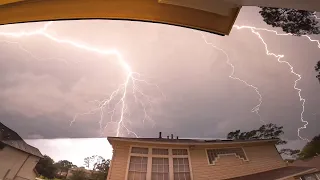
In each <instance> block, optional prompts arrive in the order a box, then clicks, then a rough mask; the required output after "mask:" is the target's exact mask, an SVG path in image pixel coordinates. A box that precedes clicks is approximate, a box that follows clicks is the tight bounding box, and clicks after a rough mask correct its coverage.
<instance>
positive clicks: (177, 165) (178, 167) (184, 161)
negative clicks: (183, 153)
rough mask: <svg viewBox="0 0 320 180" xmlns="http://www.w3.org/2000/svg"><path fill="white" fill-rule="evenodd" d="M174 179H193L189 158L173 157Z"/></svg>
mask: <svg viewBox="0 0 320 180" xmlns="http://www.w3.org/2000/svg"><path fill="white" fill-rule="evenodd" d="M173 172H174V180H191V177H190V168H189V160H188V158H173Z"/></svg>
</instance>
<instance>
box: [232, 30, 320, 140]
mask: <svg viewBox="0 0 320 180" xmlns="http://www.w3.org/2000/svg"><path fill="white" fill-rule="evenodd" d="M233 27H235V28H236V29H237V30H241V29H250V30H251V32H252V33H253V34H255V35H256V36H257V37H258V38H259V39H260V40H261V42H262V43H263V45H264V47H265V52H266V54H267V55H268V56H273V57H275V58H276V59H277V61H278V62H279V63H285V64H287V65H288V66H289V68H290V73H292V74H294V75H295V76H297V77H298V79H296V80H295V81H294V85H293V88H294V89H295V90H297V92H298V96H299V101H300V102H302V103H301V106H302V111H301V113H300V120H301V122H302V123H304V125H303V126H301V127H299V128H298V136H299V138H300V139H302V140H305V141H309V140H308V139H307V138H303V137H302V136H301V135H300V131H301V130H302V129H306V128H307V125H308V124H309V123H308V121H306V120H304V118H303V114H304V111H305V102H306V99H304V98H303V97H302V96H301V91H302V89H300V88H298V87H297V83H298V81H300V80H301V78H302V77H301V75H300V74H298V73H296V72H295V71H294V70H293V66H292V65H291V64H290V63H289V62H288V61H285V60H283V58H284V55H281V54H275V53H272V52H270V51H269V49H268V45H267V43H266V42H265V40H264V39H263V38H262V36H261V34H260V33H259V32H257V31H267V32H272V33H275V34H276V35H277V36H292V34H290V33H278V32H277V31H274V30H270V29H265V28H257V27H253V26H239V25H234V26H233ZM302 37H305V38H307V39H308V40H309V41H310V42H316V43H317V44H318V48H320V42H319V40H314V39H312V38H311V37H310V36H308V35H302Z"/></svg>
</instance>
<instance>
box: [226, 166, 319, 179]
mask: <svg viewBox="0 0 320 180" xmlns="http://www.w3.org/2000/svg"><path fill="white" fill-rule="evenodd" d="M315 170H316V169H315V168H312V167H298V166H287V167H283V168H279V169H273V170H270V171H265V172H261V173H256V174H251V175H247V176H241V177H236V178H231V179H228V180H257V179H259V180H275V179H280V178H285V177H295V176H297V175H299V174H304V173H308V172H311V171H315Z"/></svg>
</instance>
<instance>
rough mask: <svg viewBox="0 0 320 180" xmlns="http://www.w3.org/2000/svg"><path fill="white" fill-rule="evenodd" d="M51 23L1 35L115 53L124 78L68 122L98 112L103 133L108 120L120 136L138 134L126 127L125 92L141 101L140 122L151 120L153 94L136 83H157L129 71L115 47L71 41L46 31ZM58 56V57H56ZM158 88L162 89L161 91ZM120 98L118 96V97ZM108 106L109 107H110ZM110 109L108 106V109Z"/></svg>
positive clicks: (127, 121)
mask: <svg viewBox="0 0 320 180" xmlns="http://www.w3.org/2000/svg"><path fill="white" fill-rule="evenodd" d="M50 25H52V22H49V23H46V24H45V25H44V26H43V27H42V28H40V29H38V30H34V31H31V32H0V36H5V37H11V38H23V37H28V36H44V37H46V38H48V39H49V40H52V41H54V42H56V43H60V44H67V45H70V46H73V47H75V48H79V49H82V50H85V51H90V52H94V53H98V54H102V55H113V56H116V57H117V60H118V62H119V64H120V65H121V67H122V68H123V71H124V73H125V77H126V78H125V81H124V82H123V83H122V84H120V86H119V87H118V89H116V90H115V91H113V92H112V93H111V95H110V96H109V97H107V98H105V99H102V100H94V102H96V103H97V104H98V105H97V107H95V108H93V109H91V110H90V111H88V112H86V113H81V114H76V115H75V116H74V118H73V120H72V121H71V122H70V126H71V125H72V124H73V123H74V122H75V121H76V119H77V117H78V116H79V115H86V114H95V113H100V120H99V125H100V131H101V134H102V133H103V130H105V129H106V128H107V127H108V125H109V124H110V123H114V124H116V136H120V135H121V134H122V130H125V131H126V132H127V134H128V135H130V134H133V135H134V136H135V137H138V135H137V134H136V133H135V132H133V131H132V130H130V129H129V128H128V127H127V125H126V124H127V123H131V121H130V119H129V118H127V117H126V114H127V109H128V107H127V106H128V103H127V96H128V95H129V94H132V95H133V97H134V99H135V102H136V103H138V104H140V105H141V106H142V107H143V111H144V112H143V113H144V119H143V123H144V122H145V121H146V120H149V121H152V119H151V117H150V116H149V115H148V113H147V109H148V108H152V103H153V102H154V101H153V100H154V99H153V98H152V97H151V96H149V95H147V94H145V93H143V91H142V89H140V88H139V83H144V84H147V85H152V86H155V87H156V88H157V89H158V90H159V87H158V86H157V85H155V84H151V83H149V82H147V81H146V80H143V79H141V77H142V75H141V74H139V73H137V72H134V71H132V69H131V67H130V65H129V64H128V63H127V62H126V61H125V60H124V58H123V57H122V55H121V53H120V52H119V51H117V50H116V49H109V50H105V49H99V48H96V47H93V46H90V45H86V44H81V43H78V42H75V41H71V40H68V39H62V38H59V37H56V36H53V35H51V34H49V33H48V32H47V29H48V27H49V26H50ZM5 42H7V43H15V44H17V45H18V47H19V48H20V49H21V50H23V51H25V52H27V53H28V54H29V55H31V57H33V58H35V59H39V58H37V57H36V56H35V55H34V54H33V53H31V52H30V51H28V50H26V49H25V48H23V47H22V46H21V45H20V44H19V43H17V42H9V41H5ZM56 59H60V58H56ZM160 92H161V91H160ZM161 95H162V96H164V94H163V93H162V92H161ZM117 99H119V100H117ZM113 103H115V105H113V106H112V104H113ZM110 106H111V107H110ZM117 108H120V112H119V113H120V115H119V116H120V117H119V119H117V120H114V117H113V116H114V114H115V113H116V111H117ZM110 109H111V110H110ZM105 110H109V111H108V113H110V114H111V115H110V117H111V119H110V121H109V122H108V123H106V125H105V126H103V119H104V111H105Z"/></svg>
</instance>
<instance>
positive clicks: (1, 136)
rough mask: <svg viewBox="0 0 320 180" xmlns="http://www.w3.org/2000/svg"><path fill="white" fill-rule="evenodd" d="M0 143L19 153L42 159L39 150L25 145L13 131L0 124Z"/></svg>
mask: <svg viewBox="0 0 320 180" xmlns="http://www.w3.org/2000/svg"><path fill="white" fill-rule="evenodd" d="M0 142H1V143H3V144H5V145H8V146H10V147H13V148H15V149H18V150H20V151H23V152H26V153H28V154H31V155H34V156H37V157H40V158H43V155H42V154H41V152H40V151H39V149H37V148H35V147H33V146H30V145H29V144H27V143H26V142H25V141H24V140H23V139H22V138H21V137H20V136H19V135H18V133H16V132H15V131H13V130H12V129H10V128H8V127H7V126H5V125H4V124H2V123H1V122H0Z"/></svg>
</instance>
